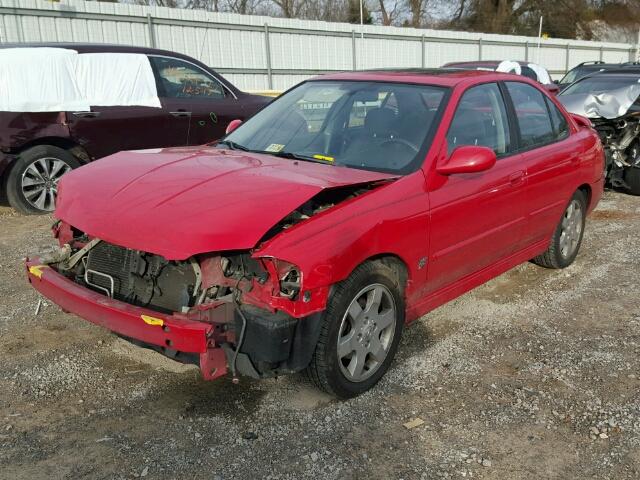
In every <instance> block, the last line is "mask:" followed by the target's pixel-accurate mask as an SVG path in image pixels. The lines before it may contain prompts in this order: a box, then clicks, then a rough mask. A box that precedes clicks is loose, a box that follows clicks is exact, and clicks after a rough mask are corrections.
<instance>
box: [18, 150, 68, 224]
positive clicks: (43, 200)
mask: <svg viewBox="0 0 640 480" xmlns="http://www.w3.org/2000/svg"><path fill="white" fill-rule="evenodd" d="M79 166H80V163H79V162H78V160H76V158H75V157H74V156H73V155H72V154H70V153H69V152H68V151H66V150H64V149H62V148H58V147H54V146H51V145H37V146H35V147H31V148H28V149H27V150H25V151H23V152H21V153H20V154H19V155H18V159H17V160H16V162H15V163H14V164H13V166H12V167H11V170H10V172H9V175H8V176H7V190H6V191H7V199H8V200H9V205H11V206H12V207H13V208H15V209H16V210H17V211H19V212H20V213H24V214H27V215H33V214H43V213H50V212H52V211H53V210H54V208H55V198H56V194H57V188H58V181H59V180H60V178H61V177H62V176H63V175H64V174H65V173H68V172H69V171H71V170H72V169H74V168H77V167H79Z"/></svg>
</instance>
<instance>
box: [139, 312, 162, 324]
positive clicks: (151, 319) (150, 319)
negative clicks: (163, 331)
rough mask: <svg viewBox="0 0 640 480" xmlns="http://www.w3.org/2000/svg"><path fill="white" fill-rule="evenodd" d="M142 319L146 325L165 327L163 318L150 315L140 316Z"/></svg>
mask: <svg viewBox="0 0 640 480" xmlns="http://www.w3.org/2000/svg"><path fill="white" fill-rule="evenodd" d="M140 318H141V319H142V320H144V323H146V324H147V325H157V326H158V327H162V326H163V325H164V320H162V319H161V318H156V317H150V316H149V315H140Z"/></svg>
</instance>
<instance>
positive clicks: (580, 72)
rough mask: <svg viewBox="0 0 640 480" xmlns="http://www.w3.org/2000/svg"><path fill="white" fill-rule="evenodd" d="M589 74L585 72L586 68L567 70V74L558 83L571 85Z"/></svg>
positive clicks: (587, 71)
mask: <svg viewBox="0 0 640 480" xmlns="http://www.w3.org/2000/svg"><path fill="white" fill-rule="evenodd" d="M588 73H589V70H587V69H586V68H580V67H576V68H574V69H573V70H569V72H567V74H566V75H565V76H564V77H562V80H560V83H562V84H565V83H573V82H575V81H576V80H580V79H581V78H582V77H584V76H586V75H587V74H588Z"/></svg>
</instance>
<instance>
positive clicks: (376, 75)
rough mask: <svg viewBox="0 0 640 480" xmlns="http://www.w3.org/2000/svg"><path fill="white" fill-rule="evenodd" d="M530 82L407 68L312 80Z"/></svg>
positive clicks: (453, 70) (449, 70) (481, 73)
mask: <svg viewBox="0 0 640 480" xmlns="http://www.w3.org/2000/svg"><path fill="white" fill-rule="evenodd" d="M514 77H517V79H518V80H519V81H526V82H527V83H531V84H532V85H535V84H536V82H533V81H529V79H527V78H526V77H522V76H520V75H514V74H512V73H500V72H494V71H486V70H465V69H456V68H406V69H379V70H364V71H353V72H340V73H329V74H326V75H321V76H318V77H314V78H312V79H311V80H314V81H316V80H352V81H372V82H394V83H414V84H423V85H438V86H444V87H453V86H455V85H458V84H460V83H481V81H483V80H484V81H492V80H493V81H498V80H511V81H513V80H515V78H514Z"/></svg>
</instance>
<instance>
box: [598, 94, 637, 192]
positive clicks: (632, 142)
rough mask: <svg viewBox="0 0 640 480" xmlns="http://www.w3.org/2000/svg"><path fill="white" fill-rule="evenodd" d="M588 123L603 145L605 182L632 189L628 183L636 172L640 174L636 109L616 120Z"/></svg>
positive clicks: (599, 120) (601, 119)
mask: <svg viewBox="0 0 640 480" xmlns="http://www.w3.org/2000/svg"><path fill="white" fill-rule="evenodd" d="M592 122H593V126H594V128H595V129H596V131H597V132H598V135H599V136H600V140H601V141H602V145H603V146H604V150H605V155H606V178H607V180H608V182H609V183H610V184H611V185H612V186H613V187H618V188H624V189H629V190H631V189H633V184H632V182H628V180H629V178H630V177H631V176H634V175H637V173H636V172H635V171H636V170H637V171H639V172H640V107H639V108H638V111H635V112H631V113H627V114H626V115H624V116H622V117H619V118H615V119H606V118H594V119H592ZM632 169H633V170H632ZM630 172H631V173H630ZM634 193H635V192H634Z"/></svg>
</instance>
